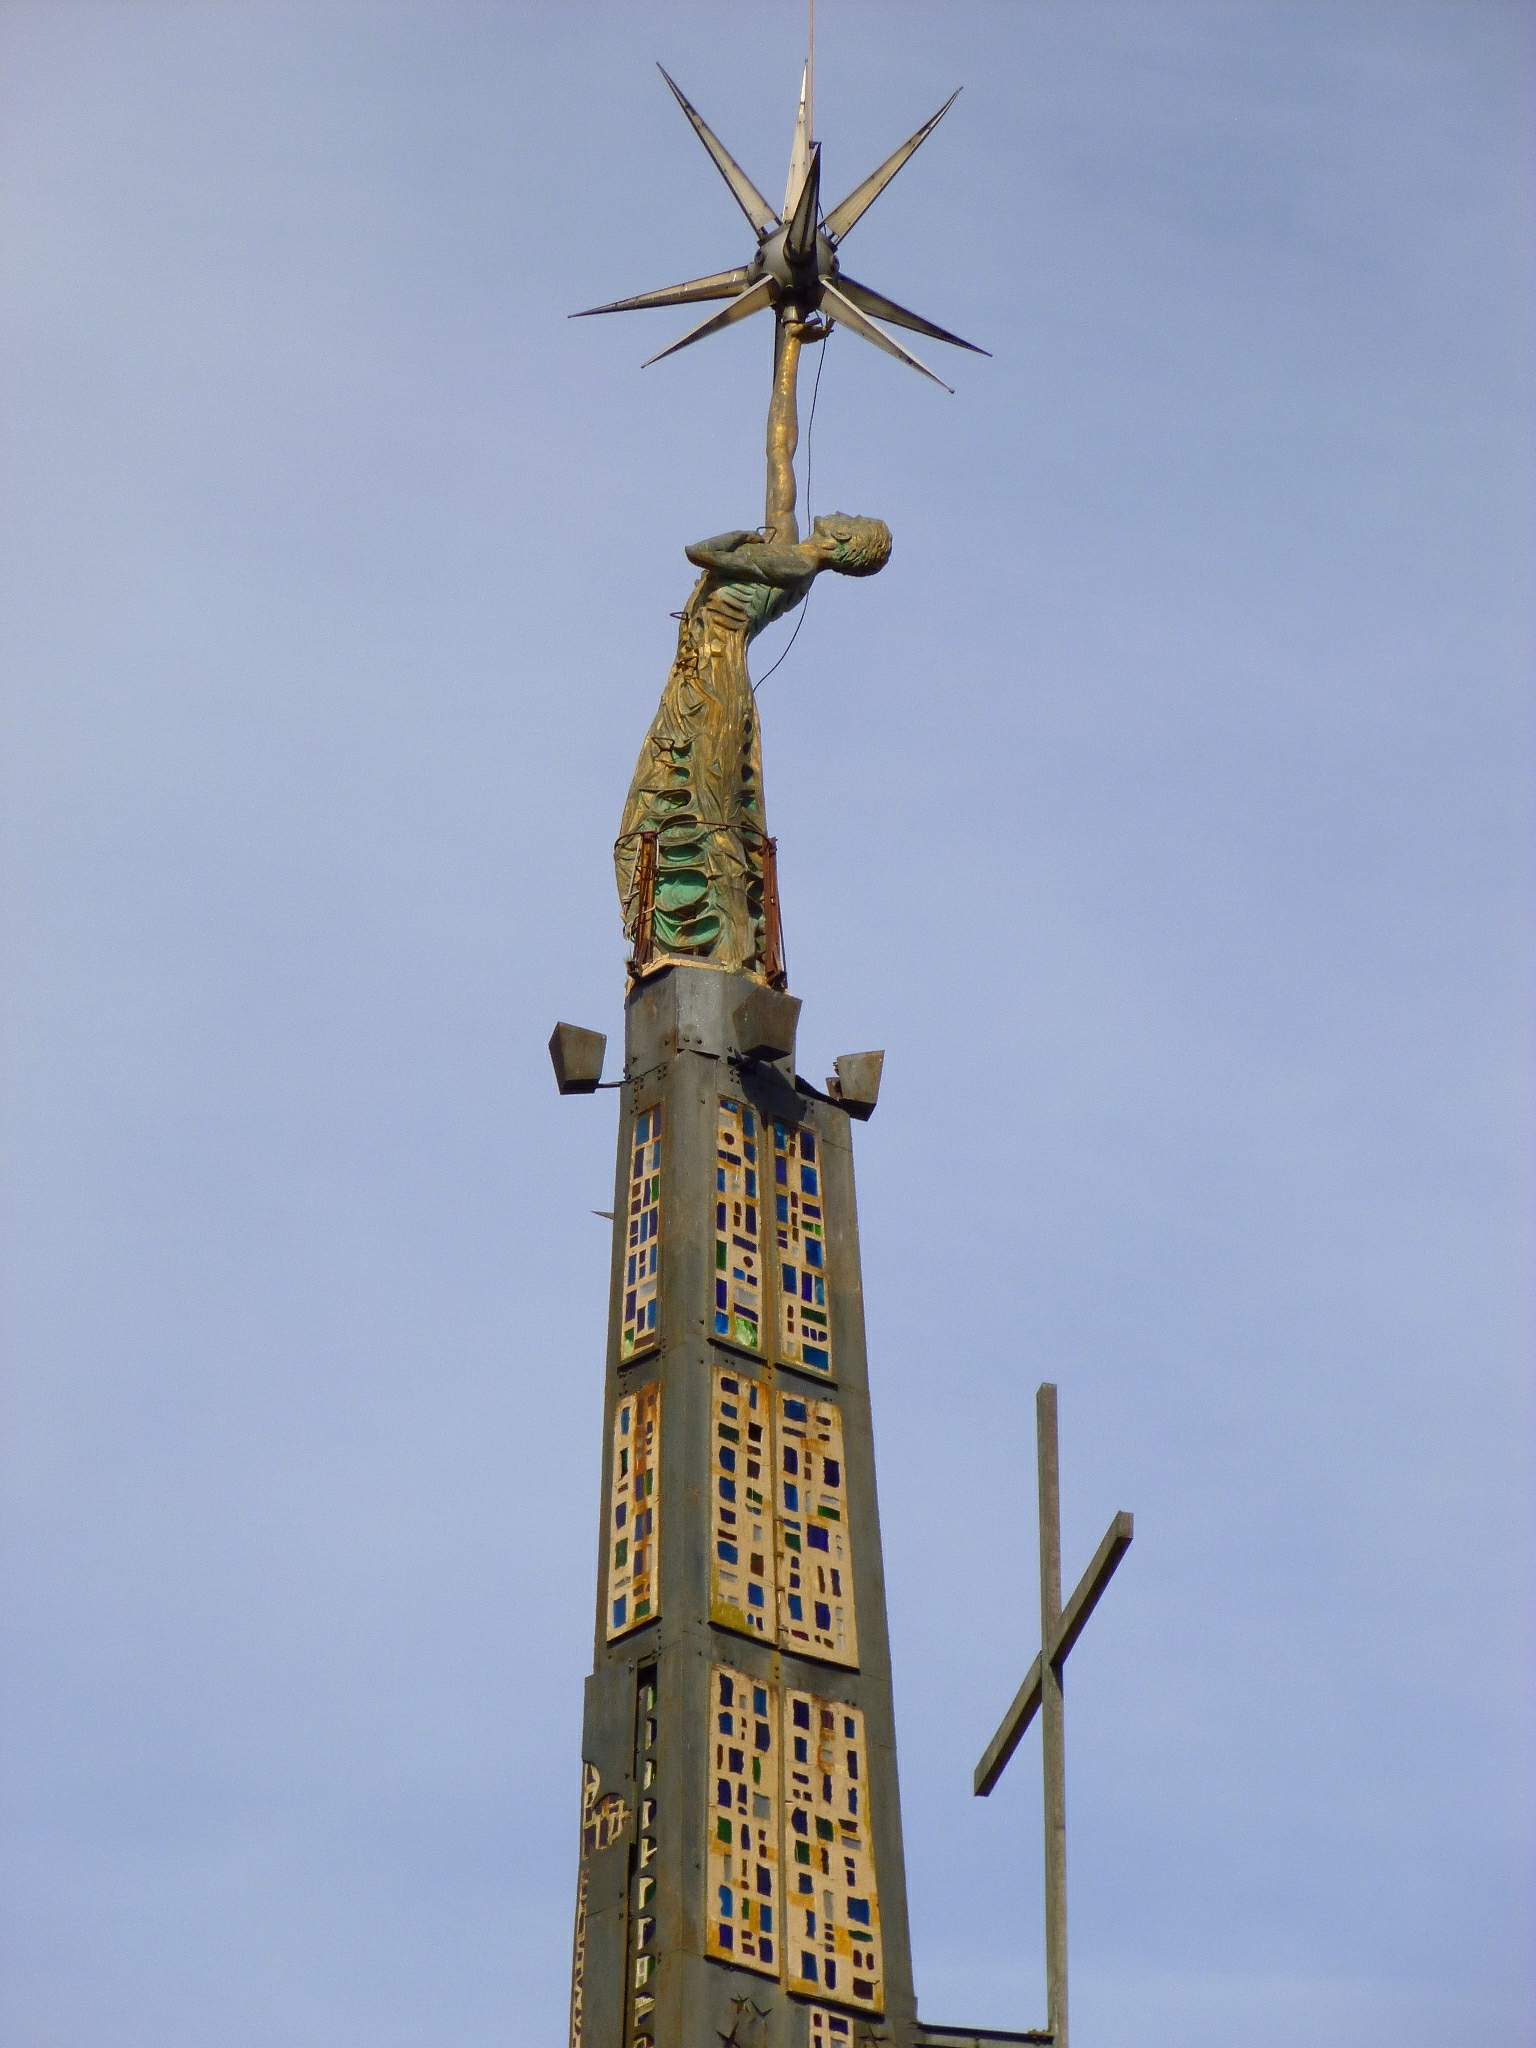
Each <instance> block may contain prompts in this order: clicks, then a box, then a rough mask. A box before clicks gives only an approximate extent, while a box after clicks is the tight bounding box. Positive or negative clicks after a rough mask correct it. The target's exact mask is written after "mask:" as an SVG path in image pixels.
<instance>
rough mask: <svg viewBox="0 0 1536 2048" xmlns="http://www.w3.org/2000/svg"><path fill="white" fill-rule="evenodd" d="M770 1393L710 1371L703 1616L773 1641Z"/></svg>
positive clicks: (735, 1375) (736, 1376) (741, 1377)
mask: <svg viewBox="0 0 1536 2048" xmlns="http://www.w3.org/2000/svg"><path fill="white" fill-rule="evenodd" d="M770 1402H771V1397H770V1395H769V1392H768V1389H767V1388H766V1387H764V1386H760V1385H759V1384H758V1382H757V1381H756V1380H754V1379H749V1378H748V1377H747V1375H746V1374H745V1373H741V1372H729V1371H727V1370H726V1369H725V1368H724V1367H722V1366H717V1367H716V1368H715V1374H714V1389H713V1400H712V1403H711V1413H710V1441H711V1444H712V1447H713V1448H712V1455H711V1459H710V1480H709V1485H710V1500H711V1511H710V1532H709V1540H710V1581H709V1618H710V1620H711V1621H714V1622H718V1623H719V1624H720V1626H721V1627H722V1628H733V1629H737V1630H739V1631H740V1632H741V1633H742V1634H743V1635H752V1636H762V1637H764V1638H765V1639H766V1640H767V1641H769V1642H771V1641H772V1640H773V1637H774V1631H775V1629H776V1628H777V1626H778V1621H777V1613H778V1609H777V1600H776V1595H775V1578H774V1543H773V1456H772V1453H773V1446H772V1428H771V1416H772V1408H771V1405H770Z"/></svg>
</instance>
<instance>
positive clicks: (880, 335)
mask: <svg viewBox="0 0 1536 2048" xmlns="http://www.w3.org/2000/svg"><path fill="white" fill-rule="evenodd" d="M663 76H665V73H663ZM667 83H668V85H669V86H670V87H671V89H672V91H673V93H674V94H675V95H676V97H677V99H678V101H679V104H680V105H681V107H682V110H683V112H684V114H685V115H686V116H687V118H688V120H689V122H690V123H691V124H692V126H693V128H694V130H695V131H696V133H697V134H698V136H699V138H700V140H701V141H702V143H703V144H704V147H705V148H706V150H707V151H708V153H709V155H710V157H711V158H712V159H713V161H714V163H715V165H716V168H717V169H718V170H719V171H720V173H721V175H722V176H723V177H724V179H725V182H726V184H727V185H728V187H729V189H730V191H731V193H732V195H733V197H734V198H735V200H736V202H737V204H738V205H739V207H740V208H741V211H742V212H743V213H744V214H745V215H746V217H747V220H748V222H749V223H750V225H751V228H752V230H753V234H754V236H755V238H756V247H755V250H754V251H753V253H752V255H751V257H750V260H749V261H748V262H747V263H746V264H744V265H742V266H741V267H739V268H737V269H733V270H726V271H721V272H717V273H715V274H714V275H712V276H709V277H703V278H698V279H694V280H692V281H691V282H689V283H686V284H681V285H676V286H672V287H669V288H666V289H664V290H660V291H653V292H649V293H645V294H642V295H641V296H639V297H637V298H633V299H626V300H622V301H619V302H618V303H617V304H615V305H613V306H605V307H598V308H594V309H593V310H594V311H597V312H614V311H624V310H631V309H634V308H639V307H655V306H670V305H681V304H686V303H692V302H695V301H723V302H724V303H723V306H722V307H721V309H720V310H718V311H714V312H712V313H711V314H710V315H709V317H708V318H706V319H705V320H704V321H703V322H702V324H700V325H699V326H698V327H696V328H695V329H694V330H693V331H692V332H691V333H689V334H688V335H686V336H685V337H684V338H683V339H682V340H681V341H679V342H676V343H674V344H673V345H672V349H666V350H663V351H662V353H663V354H671V353H672V352H673V349H676V348H682V347H684V346H686V345H688V343H690V342H694V341H698V340H701V339H703V338H704V337H705V336H707V335H709V334H712V333H715V332H717V331H718V330H720V329H722V328H724V327H726V326H728V325H731V324H733V323H734V322H736V321H738V320H741V319H743V318H746V317H748V316H749V315H751V314H753V313H756V312H759V311H764V312H769V313H771V314H772V317H773V324H774V352H773V374H772V385H771V396H770V403H769V409H768V422H767V437H766V454H767V489H766V501H765V515H764V523H763V526H762V527H761V528H760V529H738V530H735V531H732V532H729V533H724V534H720V535H717V536H715V537H714V538H712V539H709V540H705V541H701V542H699V543H697V544H696V545H694V546H692V547H689V548H688V549H687V550H686V553H687V556H688V559H689V561H690V562H691V563H692V564H693V565H694V568H695V569H696V570H697V572H698V576H697V580H696V582H695V583H694V586H693V590H692V594H691V595H690V596H689V598H688V600H687V602H686V604H685V606H684V608H683V610H682V612H681V613H680V614H679V628H678V637H677V652H676V655H675V657H674V660H673V664H672V668H671V671H670V673H669V675H668V677H667V680H666V684H665V688H664V690H663V693H662V698H661V704H660V707H659V708H658V710H657V712H656V715H655V718H654V720H653V721H652V724H651V726H650V729H649V731H648V733H647V734H646V736H645V739H644V742H643V744H642V747H641V750H640V756H639V760H638V762H637V764H636V768H635V774H634V779H633V782H632V784H631V787H630V792H629V796H628V800H627V802H626V804H625V807H624V810H623V814H622V819H621V823H620V829H619V835H618V840H617V843H616V846H615V865H616V872H617V878H618V885H619V895H620V901H621V905H622V909H623V916H624V924H625V929H626V932H627V934H628V937H629V941H630V947H631V952H630V959H629V968H628V977H629V979H628V993H627V1000H626V1006H625V1046H624V1070H623V1078H622V1081H620V1082H616V1083H611V1084H607V1085H611V1086H614V1087H616V1088H618V1089H619V1091H620V1093H619V1103H620V1115H619V1134H618V1167H617V1175H616V1180H615V1187H614V1204H613V1216H614V1232H613V1260H612V1272H611V1284H610V1307H609V1329H608V1346H607V1358H606V1362H605V1372H604V1384H605V1401H604V1414H603V1455H602V1480H601V1512H600V1524H599V1527H600V1536H599V1556H598V1591H597V1613H596V1630H595V1643H594V1657H593V1670H592V1675H591V1677H590V1678H589V1679H588V1680H587V1685H586V1705H585V1714H584V1721H583V1729H582V1746H581V1756H582V1805H581V1852H580V1864H579V1873H578V1881H577V1903H576V1926H575V1952H574V1959H573V1972H572V1996H571V2026H570V2040H571V2048H715V2044H716V2043H717V2042H725V2043H727V2044H730V2048H872V2044H876V2043H878V2044H882V2048H919V2044H934V2048H937V2044H939V2043H955V2044H959V2043H962V2042H973V2041H977V2040H979V2039H980V2038H981V2037H980V2036H977V2035H975V2034H974V2033H972V2032H967V2031H964V2030H960V2031H957V2030H954V2029H935V2028H931V2027H927V2026H924V2025H923V2024H922V2023H920V2022H919V2020H918V2018H917V2012H916V2003H915V1999H914V1994H913V1984H912V1962H911V1952H910V1944H909V1939H908V1927H907V1899H906V1885H905V1876H904V1866H903V1849H902V1831H901V1812H900V1796H899V1791H898V1784H897V1771H896V1746H895V1729H894V1720H893V1713H892V1700H891V1671H890V1651H889V1642H888V1634H887V1623H886V1603H885V1588H884V1580H883V1575H882V1565H881V1547H880V1520H879V1510H878V1505H877V1499H876V1487H875V1464H874V1449H873V1439H872V1433H871V1422H870V1395H869V1373H868V1361H867V1358H866V1353H865V1338H864V1316H863V1294H862V1284H861V1279H860V1262H859V1239H858V1223H857V1218H856V1214H855V1203H854V1177H853V1152H852V1144H851V1130H852V1124H853V1123H854V1122H855V1121H857V1120H860V1119H862V1118H864V1117H867V1116H868V1115H869V1114H870V1113H871V1111H872V1110H873V1109H874V1106H875V1099H876V1095H877V1093H878V1087H879V1078H880V1066H881V1058H882V1055H880V1054H879V1053H864V1054H856V1055H848V1056H845V1057H843V1058H841V1059H839V1060H838V1061H837V1062H836V1072H835V1073H834V1075H833V1076H832V1077H831V1079H830V1080H829V1081H828V1082H827V1084H826V1085H825V1087H818V1086H815V1085H812V1084H811V1083H810V1082H808V1081H807V1080H806V1079H805V1078H803V1077H802V1076H801V1074H800V1073H799V1071H798V1069H797V1065H796V1055H795V1035H796V1023H797V1018H798V1013H799V1009H800V1004H799V1001H798V1000H797V998H796V997H794V996H793V995H791V994H790V993H789V991H788V989H787V987H786V976H785V968H784V948H783V941H782V933H781V926H780V910H779V899H778V888H777V881H776V873H775V863H774V841H773V839H772V838H771V837H770V836H769V833H768V821H767V813H766V809H765V800H764V791H763V784H762V765H761V751H760V746H759V738H758V725H757V708H756V700H755V697H754V694H753V686H752V682H751V678H750V675H749V672H748V649H749V646H750V643H751V641H752V640H753V638H754V637H755V636H756V635H757V634H758V633H759V632H760V631H761V630H762V629H763V627H765V626H766V625H768V624H769V623H771V622H772V621H773V620H775V619H778V618H781V617H783V616H784V615H785V614H786V613H788V612H789V611H791V610H793V608H794V607H795V606H797V605H798V604H800V603H801V602H802V601H803V599H804V598H805V596H806V594H807V592H808V591H809V589H810V587H811V584H812V582H813V580H814V579H815V578H816V577H817V576H818V575H820V574H821V573H822V572H823V571H826V570H830V571H832V572H834V573H836V574H838V575H845V576H851V577H864V576H869V575H872V574H874V573H876V572H877V571H879V570H880V569H881V568H883V567H884V565H885V563H886V560H887V558H888V556H889V554H890V548H891V536H890V533H889V531H888V529H887V528H886V527H885V525H884V524H883V523H882V522H881V521H880V520H878V519H873V518H868V517H856V516H852V515H846V514H842V513H833V514H830V515H827V516H824V517H821V518H818V519H817V520H816V521H815V522H814V524H813V525H812V527H811V530H810V532H809V533H808V534H806V535H804V536H802V535H801V532H800V529H799V525H798V522H797V518H796V487H795V474H794V455H795V448H796V442H797V438H798V416H797V382H798V375H799V369H800V364H801V361H802V357H803V355H804V353H805V351H806V350H807V349H810V348H814V347H815V346H818V345H820V344H821V343H822V342H823V341H824V340H825V337H826V335H827V334H828V333H829V332H830V331H831V327H832V325H833V324H834V323H836V324H838V325H842V326H846V327H848V328H849V329H851V330H852V331H853V332H854V333H856V334H858V335H859V336H860V337H861V338H863V339H864V340H867V341H870V342H872V343H873V344H875V345H876V346H878V347H880V348H881V349H883V350H885V351H886V352H887V353H889V354H891V355H893V356H896V357H897V358H898V359H900V360H901V361H903V362H905V363H908V364H910V365H911V366H912V367H913V368H916V369H918V370H921V371H922V372H923V374H924V375H926V376H932V374H933V373H932V372H931V371H929V370H927V369H926V367H925V366H924V365H923V364H921V363H919V362H918V361H917V359H916V357H914V356H912V355H911V354H910V353H909V352H908V351H907V349H906V348H905V347H904V346H903V345H902V344H901V343H899V342H897V341H896V340H894V339H893V338H892V337H891V336H890V335H889V334H888V333H887V332H885V330H884V329H883V328H882V327H880V326H877V325H876V324H875V323H876V320H877V319H880V320H884V321H886V322H888V323H890V324H892V325H895V326H897V327H900V328H903V329H906V330H912V331H916V332H918V333H921V334H926V335H930V336H933V337H936V338H937V339H940V340H943V341H946V342H951V343H954V344H956V345H958V346H960V347H965V348H969V347H971V346H972V344H970V343H968V342H962V341H960V338H959V336H957V335H953V334H950V333H948V332H947V331H946V330H945V329H943V328H941V327H938V326H936V325H935V324H934V323H933V322H931V321H929V320H925V319H923V318H922V317H921V316H919V315H917V314H914V313H911V312H908V311H907V310H906V309H905V308H903V307H901V306H898V305H897V304H895V302H894V301H892V300H890V299H888V298H886V297H884V295H883V294H881V293H879V292H876V291H874V290H872V289H871V288H869V287H867V286H865V285H862V284H859V283H858V282H856V281H855V280H854V279H852V278H850V277H849V276H848V275H847V274H846V273H845V272H844V271H843V270H842V267H841V245H842V243H843V240H844V238H845V237H846V236H847V235H848V233H849V232H850V231H851V230H852V229H853V228H854V226H855V225H856V224H857V222H858V221H859V219H860V218H861V217H862V215H863V214H864V212H865V211H866V210H867V209H868V207H869V206H870V205H871V204H872V203H873V202H874V200H875V199H876V198H878V196H879V195H880V193H881V192H882V191H883V190H884V188H885V187H886V185H888V184H889V183H890V181H891V179H892V178H894V177H895V175H896V173H897V172H898V171H899V170H900V169H901V168H902V166H903V165H904V164H905V163H906V162H907V160H908V159H909V158H910V157H911V156H912V154H913V153H914V151H915V150H916V149H917V148H918V147H919V146H920V144H921V143H922V142H923V141H924V140H925V139H926V138H927V136H928V135H929V134H931V133H932V131H933V129H934V128H935V126H936V125H937V124H938V122H939V120H940V119H941V118H942V117H943V115H944V113H945V112H947V111H948V105H949V104H952V102H949V103H946V106H945V107H942V108H940V110H939V112H938V113H937V114H935V115H934V117H933V119H932V120H930V121H928V122H926V123H925V124H924V125H923V127H921V128H920V129H919V130H918V131H917V132H916V134H915V135H913V136H912V137H911V138H910V139H909V140H908V141H907V142H905V143H903V145H902V146H901V148H900V149H898V150H897V151H895V153H894V154H893V155H892V156H891V157H889V158H888V159H887V160H886V162H885V163H884V164H882V165H881V166H880V167H879V169H877V170H876V171H874V172H873V173H871V175H870V176H869V177H868V178H866V179H865V180H864V181H863V182H862V183H861V184H860V185H858V186H856V187H855V188H854V190H853V191H852V192H851V193H850V194H849V196H848V197H847V198H846V199H844V200H843V201H842V202H841V203H840V204H838V205H836V206H834V207H832V208H831V209H830V211H825V212H824V211H823V209H822V206H821V199H820V176H821V173H820V150H819V146H818V145H817V144H816V143H815V141H814V139H813V135H812V112H811V108H812V92H811V67H810V65H809V63H808V64H807V66H806V71H805V76H804V79H803V82H802V87H801V94H800V103H799V108H798V113H797V117H796V122H795V131H794V142H793V148H792V152H791V160H790V171H789V180H788V186H787V190H786V194H785V199H784V203H783V206H782V208H781V209H776V208H774V207H773V206H771V205H770V204H769V202H768V201H767V200H766V199H765V198H764V197H763V195H762V194H761V193H760V192H759V191H758V189H757V188H756V186H755V185H753V184H752V182H751V180H750V179H749V178H748V177H747V176H746V174H745V173H744V172H743V171H742V169H741V168H740V166H739V165H738V164H737V163H736V162H735V161H734V159H733V158H732V157H731V156H730V154H729V153H728V152H727V151H726V149H725V148H724V146H723V145H722V144H721V143H720V141H719V140H718V138H717V137H716V136H715V135H714V133H713V132H712V131H711V130H710V128H709V127H708V126H707V125H706V124H705V122H704V121H703V119H702V117H701V116H700V115H699V114H698V112H697V111H696V110H695V109H694V108H693V107H692V106H691V105H690V104H689V102H688V101H687V100H686V99H685V98H684V97H683V95H682V93H681V92H680V91H679V90H678V88H677V86H676V85H674V84H673V83H672V81H671V79H667ZM653 360H654V358H653ZM934 381H936V382H937V381H938V380H937V379H935V380H934ZM603 1046H604V1041H603V1040H602V1038H601V1037H600V1036H599V1034H597V1033H593V1032H585V1031H580V1030H577V1029H575V1028H574V1027H571V1026H568V1025H560V1026H558V1027H557V1028H556V1032H555V1035H554V1038H553V1039H552V1040H551V1053H552V1056H553V1059H554V1063H555V1070H556V1076H557V1079H558V1082H559V1085H560V1087H561V1089H562V1091H563V1092H566V1093H582V1092H588V1091H590V1090H592V1089H593V1088H595V1087H596V1086H598V1085H599V1083H600V1075H601V1070H602V1058H603ZM1015 1721H1016V1723H1017V1726H1018V1728H1019V1729H1022V1726H1023V1721H1022V1719H1020V1717H1019V1715H1017V1714H1016V1715H1015ZM1012 1739H1013V1740H1014V1741H1016V1740H1017V1733H1015V1734H1014V1735H1013V1737H1012ZM998 1768H1001V1766H1000V1765H999V1766H998ZM986 2038H987V2039H989V2040H993V2041H1015V2042H1022V2041H1026V2040H1030V2041H1042V2040H1052V2039H1053V2038H1056V2039H1064V2030H1063V2032H1062V2033H1061V2034H1060V2035H1057V2036H1053V2035H1052V2034H1051V2033H1044V2034H1041V2033H1030V2034H1013V2035H999V2034H991V2035H988V2036H986Z"/></svg>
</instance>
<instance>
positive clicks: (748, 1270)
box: [713, 1096, 763, 1351]
mask: <svg viewBox="0 0 1536 2048" xmlns="http://www.w3.org/2000/svg"><path fill="white" fill-rule="evenodd" d="M760 1132H761V1125H760V1123H759V1121H758V1115H757V1111H756V1110H755V1109H753V1108H752V1107H751V1105H750V1104H749V1103H745V1102H733V1101H732V1100H731V1099H730V1098H729V1097H728V1096H726V1097H722V1098H721V1102H720V1115H719V1122H718V1125H717V1129H716V1151H715V1307H714V1325H713V1327H714V1333H715V1335H716V1336H717V1337H727V1338H729V1339H730V1341H731V1342H732V1343H733V1344H741V1345H744V1346H745V1347H746V1349H747V1350H749V1351H757V1350H760V1349H761V1347H762V1320H763V1269H762V1256H761V1253H760V1251H759V1248H758V1202H759V1191H758V1150H759V1139H760Z"/></svg>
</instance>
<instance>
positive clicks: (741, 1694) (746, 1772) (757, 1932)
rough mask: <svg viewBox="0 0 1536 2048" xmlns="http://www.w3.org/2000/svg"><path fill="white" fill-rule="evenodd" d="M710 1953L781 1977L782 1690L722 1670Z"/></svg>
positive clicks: (716, 1697) (708, 1910)
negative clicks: (780, 1735) (780, 1811)
mask: <svg viewBox="0 0 1536 2048" xmlns="http://www.w3.org/2000/svg"><path fill="white" fill-rule="evenodd" d="M710 1685H711V1697H710V1714H711V1718H712V1724H713V1731H714V1741H713V1746H712V1749H711V1752H710V1755H711V1769H710V1780H709V1818H708V1823H707V1825H708V1828H709V1842H708V1852H709V1853H708V1857H707V1859H706V1862H707V1872H706V1882H707V1890H706V1893H705V1901H704V1904H705V1944H704V1946H705V1954H706V1955H711V1956H716V1957H718V1958H719V1959H720V1960H721V1961H722V1962H727V1963H735V1964H736V1965H737V1967H738V1968H739V1969H743V1970H757V1971H760V1972H761V1973H762V1974H763V1975H764V1976H768V1977H777V1976H778V1975H779V1968H780V1948H779V1940H780V1937H779V1928H778V1919H779V1830H780V1821H779V1753H778V1741H779V1717H778V1688H777V1687H776V1686H771V1685H759V1684H757V1683H756V1682H755V1681H754V1680H753V1679H751V1678H749V1677H748V1676H747V1675H746V1673H745V1672H743V1671H733V1670H731V1669H730V1668H729V1667H728V1666H725V1665H717V1666H716V1667H715V1668H714V1670H713V1671H712V1672H711V1673H710Z"/></svg>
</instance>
